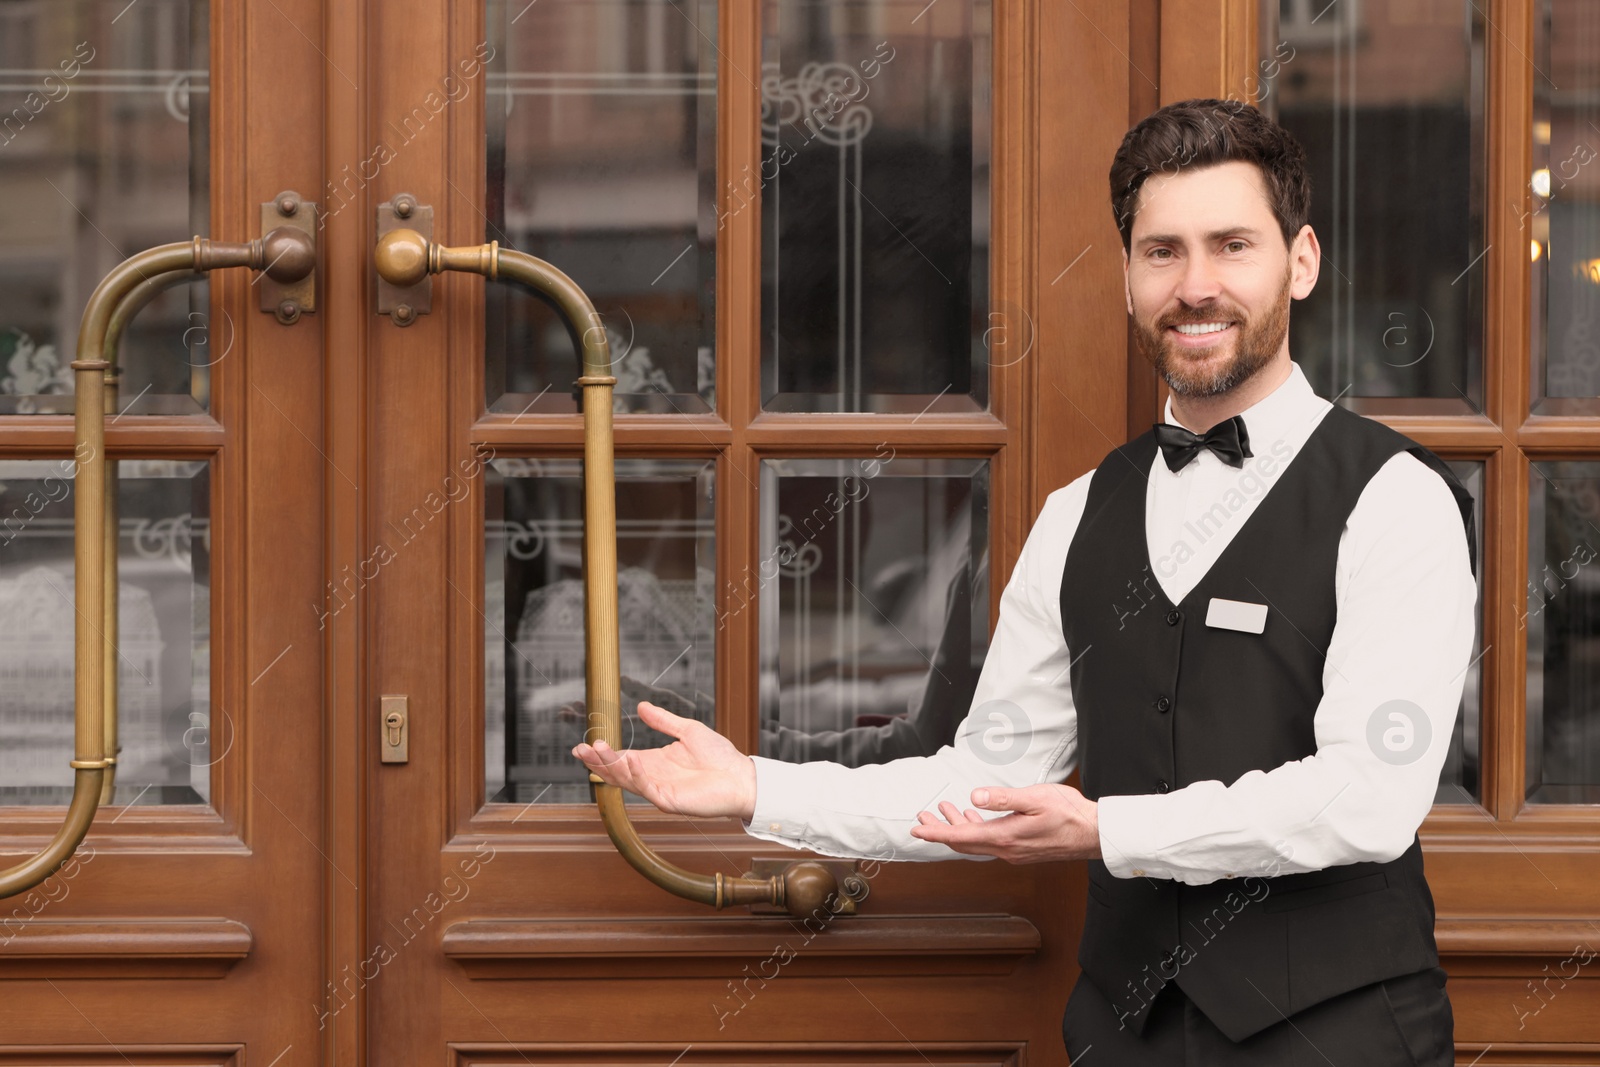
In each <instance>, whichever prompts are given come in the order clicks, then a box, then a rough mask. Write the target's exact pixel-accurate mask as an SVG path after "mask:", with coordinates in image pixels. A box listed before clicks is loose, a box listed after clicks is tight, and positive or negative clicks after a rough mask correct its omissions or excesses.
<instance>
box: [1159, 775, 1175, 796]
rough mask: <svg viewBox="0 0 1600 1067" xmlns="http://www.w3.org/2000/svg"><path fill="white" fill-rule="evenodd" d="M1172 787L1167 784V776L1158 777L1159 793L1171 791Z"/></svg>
mask: <svg viewBox="0 0 1600 1067" xmlns="http://www.w3.org/2000/svg"><path fill="white" fill-rule="evenodd" d="M1171 789H1172V786H1170V785H1168V784H1167V780H1166V779H1165V778H1157V779H1156V792H1157V793H1166V792H1170V791H1171Z"/></svg>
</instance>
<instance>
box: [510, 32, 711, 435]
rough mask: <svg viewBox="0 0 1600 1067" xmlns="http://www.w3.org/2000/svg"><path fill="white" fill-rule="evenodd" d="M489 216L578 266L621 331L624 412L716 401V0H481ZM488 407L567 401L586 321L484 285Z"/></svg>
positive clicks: (519, 239) (527, 244) (520, 240)
mask: <svg viewBox="0 0 1600 1067" xmlns="http://www.w3.org/2000/svg"><path fill="white" fill-rule="evenodd" d="M488 26H489V44H490V46H491V47H492V48H493V49H494V52H493V53H492V54H491V55H490V56H489V57H488V65H487V69H488V92H487V93H486V94H485V95H484V104H483V106H484V107H485V109H486V112H485V117H486V129H487V131H488V132H487V135H488V189H487V194H486V205H487V206H486V208H485V210H486V211H487V219H486V221H487V233H486V235H485V237H484V240H498V241H499V242H501V244H503V245H505V246H507V247H510V248H517V249H520V250H522V251H524V252H529V253H532V254H533V255H535V256H538V257H540V258H541V259H545V260H548V261H549V262H551V263H553V264H554V265H555V266H557V267H558V268H560V269H561V270H562V271H564V272H566V273H567V274H568V275H570V276H571V277H572V279H573V280H574V281H576V282H577V283H578V285H579V286H581V287H582V288H583V289H584V291H585V292H587V293H588V294H589V296H590V298H591V299H592V300H593V301H594V303H595V307H596V309H597V310H598V311H599V313H600V316H601V318H602V320H603V321H604V323H605V327H606V329H607V330H608V331H609V332H610V335H611V351H612V355H613V357H614V358H615V359H616V375H617V378H618V383H617V388H616V394H615V399H614V403H615V405H616V409H617V410H618V411H661V412H673V411H685V412H687V411H707V410H710V408H711V406H712V405H713V403H714V392H713V382H714V377H715V373H714V370H715V365H714V361H713V357H712V343H713V338H714V336H715V327H716V307H715V301H714V296H715V292H716V241H717V220H716V206H715V205H716V99H717V97H716V92H717V70H716V57H717V50H716V44H715V42H716V35H717V9H716V4H715V2H714V0H688V2H686V3H672V2H668V0H596V2H593V3H545V4H529V3H527V2H526V0H488ZM485 301H486V311H485V319H484V354H485V360H486V361H487V362H486V368H485V376H484V380H485V388H486V391H487V395H486V397H485V399H486V401H487V402H488V405H489V410H491V411H509V412H517V413H520V412H524V411H533V412H541V411H575V410H577V408H576V401H575V399H574V398H573V395H572V390H571V382H572V380H573V378H575V377H577V375H578V357H577V354H576V353H577V351H578V349H577V345H576V338H574V337H573V336H572V335H571V334H570V333H569V332H568V330H567V328H566V327H565V326H564V325H563V322H562V320H561V318H560V317H559V316H558V315H557V314H556V313H555V311H554V309H552V308H551V307H549V306H548V305H546V304H545V303H544V302H543V301H542V300H540V299H539V298H537V297H535V296H533V295H532V294H530V293H529V292H527V291H524V290H520V289H518V288H515V287H511V286H508V285H505V284H503V283H502V284H499V285H489V286H486V287H485Z"/></svg>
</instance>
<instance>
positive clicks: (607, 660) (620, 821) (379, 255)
mask: <svg viewBox="0 0 1600 1067" xmlns="http://www.w3.org/2000/svg"><path fill="white" fill-rule="evenodd" d="M396 200H397V201H399V200H400V198H396ZM401 206H402V207H403V208H405V211H404V214H403V215H400V217H401V218H405V217H416V216H417V215H418V214H419V213H420V212H421V210H422V209H421V208H420V207H418V206H417V205H416V204H415V202H414V200H413V201H412V202H410V203H409V204H402V205H401ZM396 216H397V212H396V210H395V204H394V203H391V204H386V205H384V206H383V207H382V208H380V209H379V223H380V225H379V229H380V232H381V233H382V236H381V237H380V238H379V240H378V243H377V247H376V248H375V249H374V251H373V264H374V266H375V267H376V268H377V272H378V277H379V279H380V280H381V281H382V282H384V283H385V284H387V285H389V286H391V287H392V288H393V289H394V290H396V291H408V290H410V291H415V290H416V289H417V288H419V287H420V286H421V285H422V283H423V282H424V281H425V280H426V279H427V278H428V276H429V275H431V274H442V273H444V272H445V271H461V272H464V273H468V274H479V275H482V276H483V277H485V278H490V279H496V278H505V279H509V280H511V281H514V282H519V283H521V284H523V285H526V286H529V287H530V288H533V289H535V290H537V291H539V292H540V293H543V294H544V295H545V296H546V297H548V298H549V299H550V301H551V302H552V303H553V304H554V305H555V307H556V309H557V310H558V311H559V312H560V313H561V315H562V317H564V318H565V319H566V320H567V324H568V326H569V327H570V328H571V330H572V332H573V334H574V335H575V336H576V337H577V338H578V339H579V345H580V347H581V348H582V358H583V374H582V376H581V377H580V378H579V379H578V385H579V386H580V387H581V389H582V391H583V492H584V509H583V515H584V522H583V527H584V530H583V536H584V554H583V555H584V571H583V581H584V645H585V653H586V655H585V663H586V666H585V671H586V677H585V688H586V698H587V706H588V708H589V716H590V720H589V721H590V723H591V724H592V725H591V727H590V733H591V735H592V736H594V735H597V736H598V737H601V738H604V739H605V741H606V742H607V743H608V744H610V745H611V746H612V747H613V748H619V747H621V744H622V741H621V738H622V666H621V656H620V649H619V642H618V629H617V621H618V616H617V517H616V506H617V500H616V469H615V456H614V450H613V446H612V431H611V390H612V387H613V386H614V385H615V384H616V381H617V379H616V378H615V377H614V376H613V374H612V368H611V350H610V344H609V342H608V341H607V339H606V331H605V327H604V325H603V324H602V322H601V319H600V316H599V314H598V313H597V312H596V311H595V308H594V304H593V302H592V301H590V299H589V297H588V295H587V294H585V293H584V291H583V290H582V289H581V288H579V286H578V284H577V283H576V282H574V281H573V280H572V279H571V278H569V277H567V275H565V274H564V273H562V272H561V271H560V270H558V269H557V268H556V267H554V266H552V265H551V264H549V263H546V262H545V261H544V260H542V259H538V258H535V257H534V256H530V255H528V254H527V253H525V252H517V251H514V250H512V249H507V248H501V247H500V245H499V243H498V242H491V243H489V244H485V245H469V246H464V247H459V248H446V247H444V246H443V245H439V244H435V243H434V242H433V241H431V240H429V239H428V238H427V237H426V236H425V235H424V234H422V233H420V232H418V231H417V230H415V229H412V228H410V227H408V226H403V225H393V223H394V222H395V221H396ZM430 217H431V216H430ZM385 220H387V222H386V221H385ZM404 306H406V307H411V308H412V310H413V312H414V311H415V308H414V305H411V304H406V305H404ZM379 310H380V312H387V313H388V314H390V315H394V314H395V310H396V309H395V308H394V307H390V308H384V307H382V306H380V308H379ZM410 321H413V320H412V319H411V318H410V317H408V318H407V323H408V322H410ZM397 322H398V320H397ZM399 324H400V325H405V324H406V323H399ZM589 780H590V782H592V783H593V785H594V792H595V802H596V804H597V805H598V807H599V809H600V821H601V822H602V823H603V824H604V825H605V828H606V833H607V834H608V835H610V837H611V841H612V844H614V845H615V846H616V848H617V851H618V852H619V853H621V854H622V858H623V859H625V860H627V861H628V863H629V864H630V865H631V866H632V867H633V868H634V870H636V871H638V872H639V873H640V874H642V875H644V876H645V877H646V878H648V879H650V881H652V882H654V883H655V884H656V885H658V886H660V887H661V888H663V889H665V890H666V891H667V892H669V893H673V894H676V895H677V896H680V897H684V898H685V899H687V900H694V901H699V902H700V903H702V904H709V905H711V906H712V907H714V908H719V909H720V908H725V907H728V906H729V905H739V904H745V905H776V906H778V907H782V908H784V909H786V910H787V911H788V912H789V913H790V914H792V915H795V916H802V917H804V916H812V915H815V914H817V912H818V910H819V909H826V910H827V911H829V912H831V913H833V914H847V913H850V912H853V911H855V910H856V909H855V904H856V900H855V897H854V896H852V895H850V894H848V893H843V892H840V886H839V881H838V879H837V878H835V876H834V874H833V872H832V871H830V870H829V869H828V868H827V867H826V866H824V865H823V864H821V863H817V862H814V861H800V862H796V863H791V864H789V865H788V866H787V867H785V868H784V869H783V871H782V872H781V873H775V874H772V875H769V876H766V877H758V876H755V875H749V874H747V875H745V876H743V877H732V876H729V875H724V874H722V873H720V872H719V873H717V874H709V875H708V874H699V873H696V872H694V871H688V870H685V869H683V868H682V867H679V866H676V865H675V864H672V863H669V862H667V861H666V860H664V859H662V857H661V856H660V855H659V854H658V853H657V852H656V851H655V850H654V849H652V848H651V847H650V846H649V845H647V844H645V842H644V840H643V839H642V838H641V837H640V836H639V831H638V829H637V828H636V827H635V826H634V825H633V822H632V821H631V820H630V819H629V818H628V812H627V805H626V804H625V803H624V800H623V795H622V790H621V789H620V788H618V787H617V786H614V785H607V784H606V783H605V782H603V781H601V780H600V779H599V778H597V777H595V776H593V775H590V779H589ZM846 881H849V879H846Z"/></svg>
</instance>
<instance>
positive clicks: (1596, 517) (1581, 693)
mask: <svg viewBox="0 0 1600 1067" xmlns="http://www.w3.org/2000/svg"><path fill="white" fill-rule="evenodd" d="M1528 514H1529V529H1528V575H1529V577H1528V598H1527V603H1526V604H1525V605H1524V606H1523V610H1522V611H1521V612H1520V613H1519V625H1520V626H1525V627H1526V628H1527V631H1528V775H1527V796H1528V800H1529V801H1530V802H1531V803H1535V804H1600V699H1597V698H1600V639H1597V638H1600V561H1597V560H1596V558H1595V557H1596V555H1597V553H1600V525H1597V524H1600V463H1579V462H1556V463H1535V464H1533V477H1532V479H1531V484H1530V485H1529V487H1528Z"/></svg>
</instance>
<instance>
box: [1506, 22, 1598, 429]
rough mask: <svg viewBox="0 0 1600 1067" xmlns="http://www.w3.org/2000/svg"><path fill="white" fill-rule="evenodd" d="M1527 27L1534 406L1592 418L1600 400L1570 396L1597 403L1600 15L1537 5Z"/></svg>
mask: <svg viewBox="0 0 1600 1067" xmlns="http://www.w3.org/2000/svg"><path fill="white" fill-rule="evenodd" d="M1534 26H1535V33H1536V35H1537V37H1536V40H1535V55H1534V63H1535V65H1536V67H1537V70H1535V72H1534V74H1533V94H1534V96H1533V100H1534V103H1533V174H1532V175H1531V177H1530V185H1531V208H1530V211H1529V212H1528V214H1527V215H1526V217H1524V218H1523V219H1522V237H1523V240H1524V241H1525V242H1526V243H1527V248H1528V255H1529V256H1530V258H1532V260H1533V272H1532V275H1533V276H1532V299H1533V308H1532V314H1531V315H1530V316H1529V317H1530V319H1531V321H1532V325H1533V337H1532V350H1533V397H1534V410H1535V411H1538V412H1541V413H1546V414H1578V413H1584V412H1587V413H1591V414H1593V413H1596V412H1600V404H1596V403H1595V402H1594V401H1593V400H1592V399H1591V400H1590V401H1589V402H1587V403H1586V402H1584V401H1583V400H1581V399H1578V398H1584V397H1588V398H1593V397H1600V319H1597V313H1600V210H1597V201H1600V174H1597V171H1600V164H1596V163H1595V158H1596V156H1597V155H1600V129H1597V123H1600V11H1597V10H1596V9H1595V6H1594V5H1593V4H1592V3H1586V2H1584V0H1542V2H1540V3H1539V4H1538V5H1537V7H1536V9H1535V17H1534ZM1556 86H1560V88H1559V89H1558V88H1556ZM1519 192H1520V190H1519ZM1516 210H1518V212H1519V213H1520V212H1521V208H1520V207H1518V208H1517V209H1516Z"/></svg>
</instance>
